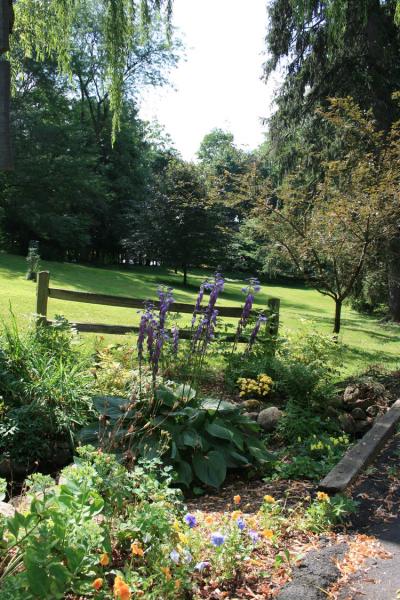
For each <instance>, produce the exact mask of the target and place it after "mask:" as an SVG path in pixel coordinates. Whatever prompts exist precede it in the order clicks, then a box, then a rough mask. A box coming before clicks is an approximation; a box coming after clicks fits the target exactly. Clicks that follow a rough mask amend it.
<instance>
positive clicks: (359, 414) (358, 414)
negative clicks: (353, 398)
mask: <svg viewBox="0 0 400 600" xmlns="http://www.w3.org/2000/svg"><path fill="white" fill-rule="evenodd" d="M351 416H352V417H353V419H355V420H356V421H365V419H366V418H367V413H366V412H365V410H363V409H362V408H353V410H352V411H351Z"/></svg>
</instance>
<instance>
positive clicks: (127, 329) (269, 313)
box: [36, 271, 280, 342]
mask: <svg viewBox="0 0 400 600" xmlns="http://www.w3.org/2000/svg"><path fill="white" fill-rule="evenodd" d="M49 299H51V300H64V301H65V300H66V301H69V302H85V303H87V304H101V305H103V306H118V307H121V308H137V309H143V308H144V303H145V302H146V300H144V299H137V298H128V297H124V296H109V295H107V294H93V293H91V292H76V291H73V290H63V289H60V288H53V287H50V273H49V272H48V271H41V272H40V273H38V279H37V295H36V315H37V324H38V325H39V326H42V325H51V324H52V323H53V322H54V321H51V320H49V319H48V318H47V309H48V302H49ZM149 302H150V300H149ZM151 302H152V301H151ZM152 304H153V305H154V307H155V308H157V307H159V302H152ZM279 307H280V300H279V298H270V299H269V300H268V302H267V306H266V307H265V308H264V309H261V312H262V314H264V315H265V316H266V317H267V322H266V330H267V332H268V334H269V335H270V336H271V337H276V335H277V334H278V329H279ZM217 308H218V316H219V317H230V318H237V319H240V316H241V314H242V308H240V307H236V306H218V307H217ZM193 310H194V305H192V304H182V303H179V302H174V304H173V305H172V312H173V313H190V314H192V313H193ZM254 314H257V313H254ZM71 323H72V325H73V326H74V327H75V328H76V329H77V330H78V331H80V332H87V333H100V334H109V333H110V334H116V335H125V334H128V333H137V332H138V331H139V327H138V326H131V325H107V324H105V323H77V322H75V321H71ZM192 335H193V331H192V330H190V329H181V330H180V331H179V336H180V337H181V338H182V339H190V338H191V337H192ZM218 337H219V338H220V339H221V341H224V342H232V341H234V340H235V335H233V334H220V335H219V336H218ZM239 341H240V342H247V341H248V338H245V337H242V338H241V339H240V340H239Z"/></svg>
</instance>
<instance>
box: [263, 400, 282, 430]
mask: <svg viewBox="0 0 400 600" xmlns="http://www.w3.org/2000/svg"><path fill="white" fill-rule="evenodd" d="M282 416H283V412H282V411H281V410H279V408H277V407H276V406H270V407H269V408H264V410H262V411H261V412H260V414H259V415H258V418H257V423H258V424H259V425H260V427H262V429H264V431H266V432H267V433H269V432H271V431H274V429H276V426H277V425H278V423H279V421H280V419H281V418H282Z"/></svg>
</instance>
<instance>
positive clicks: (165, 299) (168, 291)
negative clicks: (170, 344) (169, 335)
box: [157, 286, 174, 329]
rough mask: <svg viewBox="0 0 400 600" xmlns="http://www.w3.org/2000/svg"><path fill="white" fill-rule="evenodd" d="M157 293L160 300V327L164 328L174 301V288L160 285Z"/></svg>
mask: <svg viewBox="0 0 400 600" xmlns="http://www.w3.org/2000/svg"><path fill="white" fill-rule="evenodd" d="M157 295H158V298H159V300H160V313H159V327H160V329H164V326H165V319H166V316H167V312H168V310H169V308H170V306H171V304H173V302H174V297H173V295H172V288H170V287H168V288H165V287H164V286H160V287H159V288H158V290H157Z"/></svg>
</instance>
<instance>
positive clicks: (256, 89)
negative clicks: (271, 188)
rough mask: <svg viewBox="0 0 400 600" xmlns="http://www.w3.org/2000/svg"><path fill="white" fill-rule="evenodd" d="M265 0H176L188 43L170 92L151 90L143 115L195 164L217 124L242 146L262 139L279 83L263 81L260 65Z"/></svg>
mask: <svg viewBox="0 0 400 600" xmlns="http://www.w3.org/2000/svg"><path fill="white" fill-rule="evenodd" d="M266 4H267V2H266V0H174V25H175V27H177V28H178V30H179V32H180V34H181V36H182V38H183V42H184V44H185V46H186V60H185V61H184V60H182V61H181V62H180V63H179V65H178V67H177V69H175V70H174V71H173V72H172V74H171V83H172V87H168V88H148V89H147V90H145V91H144V93H143V95H142V103H141V109H140V116H141V118H143V119H145V120H149V121H151V120H154V119H155V120H157V121H158V122H159V123H160V124H161V125H163V126H164V127H165V129H166V131H167V133H169V134H170V136H171V137H172V140H173V142H174V145H175V147H176V148H177V149H178V150H179V151H180V152H181V154H182V155H183V158H185V159H186V160H192V159H194V158H195V154H196V152H197V150H198V148H199V145H200V142H201V140H202V139H203V137H204V135H205V134H206V133H208V132H209V131H211V129H213V128H214V127H220V128H222V129H225V130H228V131H231V132H232V133H233V134H234V136H235V142H236V144H238V145H239V146H241V147H243V148H245V149H249V150H251V149H253V148H256V147H257V146H258V145H259V144H260V143H261V142H262V141H263V126H262V124H261V121H260V118H261V117H267V116H269V114H270V113H271V103H272V98H273V91H274V88H275V87H276V85H277V83H276V79H275V80H271V81H270V82H269V83H268V84H267V85H266V84H265V83H263V82H262V81H261V80H260V77H261V75H262V64H263V62H264V60H265V56H264V54H263V53H264V50H265V42H264V38H265V33H266V27H267V12H266Z"/></svg>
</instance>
